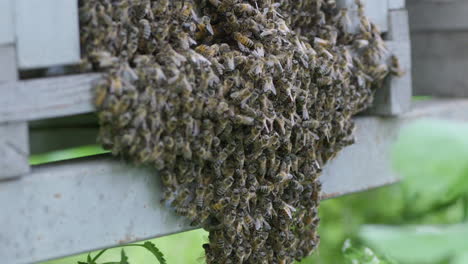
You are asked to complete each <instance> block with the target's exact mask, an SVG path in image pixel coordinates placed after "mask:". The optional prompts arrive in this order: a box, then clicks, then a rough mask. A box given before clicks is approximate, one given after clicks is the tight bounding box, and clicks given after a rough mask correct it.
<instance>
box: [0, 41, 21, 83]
mask: <svg viewBox="0 0 468 264" xmlns="http://www.w3.org/2000/svg"><path fill="white" fill-rule="evenodd" d="M17 79H18V70H17V65H16V50H15V46H14V44H6V45H0V85H1V83H2V82H5V81H10V82H11V81H16V80H17ZM3 90H4V89H2V88H0V91H3Z"/></svg>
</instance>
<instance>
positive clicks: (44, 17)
mask: <svg viewBox="0 0 468 264" xmlns="http://www.w3.org/2000/svg"><path fill="white" fill-rule="evenodd" d="M15 3H16V7H15V9H16V12H15V14H16V35H17V47H18V64H19V67H20V68H21V69H31V68H40V67H49V66H54V65H62V64H75V63H78V62H79V61H80V42H79V29H78V3H77V0H16V1H15Z"/></svg>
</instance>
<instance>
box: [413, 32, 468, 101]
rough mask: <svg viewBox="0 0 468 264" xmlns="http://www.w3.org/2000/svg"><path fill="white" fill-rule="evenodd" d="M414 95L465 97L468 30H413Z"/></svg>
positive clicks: (467, 68)
mask: <svg viewBox="0 0 468 264" xmlns="http://www.w3.org/2000/svg"><path fill="white" fill-rule="evenodd" d="M411 37H412V46H413V47H412V53H413V65H414V67H413V68H412V74H413V76H414V78H413V83H414V93H415V95H430V96H451V97H462V96H463V97H468V78H467V76H468V32H417V33H416V32H415V33H412V35H411Z"/></svg>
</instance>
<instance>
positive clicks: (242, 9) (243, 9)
mask: <svg viewBox="0 0 468 264" xmlns="http://www.w3.org/2000/svg"><path fill="white" fill-rule="evenodd" d="M234 11H235V12H236V13H238V14H240V15H248V16H254V15H255V14H256V12H258V10H257V9H256V8H255V7H253V6H252V5H250V4H248V3H239V4H236V5H235V6H234Z"/></svg>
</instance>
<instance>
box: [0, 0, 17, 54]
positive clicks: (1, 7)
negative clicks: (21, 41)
mask: <svg viewBox="0 0 468 264" xmlns="http://www.w3.org/2000/svg"><path fill="white" fill-rule="evenodd" d="M13 5H14V2H13V0H0V25H1V26H0V45H4V44H12V43H14V42H15V33H14V32H15V30H14V28H15V27H14V18H13V14H14V12H13V10H14V9H13ZM0 58H1V57H0ZM0 62H1V59H0Z"/></svg>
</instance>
